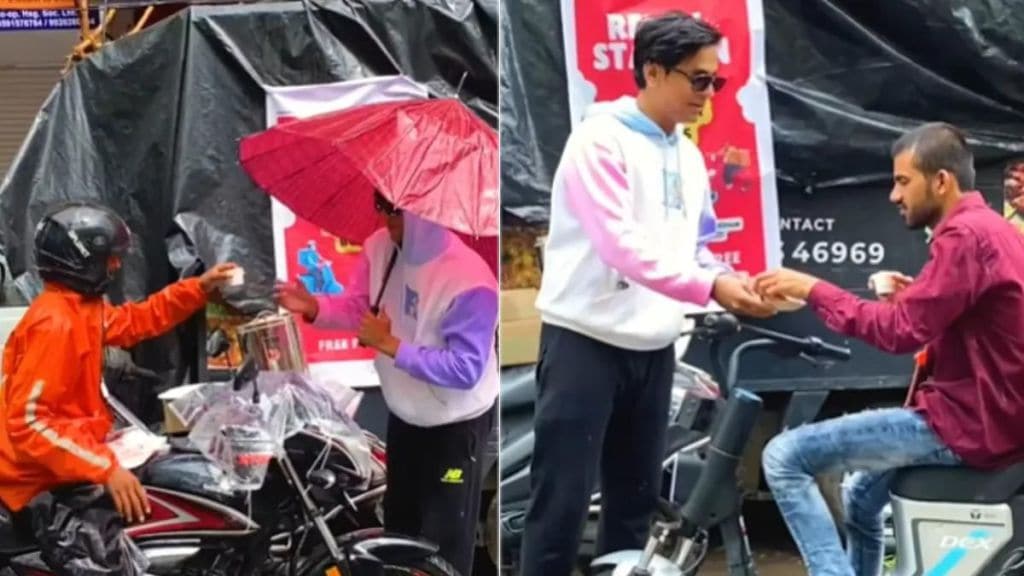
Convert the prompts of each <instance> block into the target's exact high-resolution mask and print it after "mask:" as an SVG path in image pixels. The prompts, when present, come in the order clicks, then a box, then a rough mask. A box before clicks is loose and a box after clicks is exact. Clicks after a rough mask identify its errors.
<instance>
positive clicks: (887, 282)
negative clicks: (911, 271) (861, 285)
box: [868, 270, 899, 298]
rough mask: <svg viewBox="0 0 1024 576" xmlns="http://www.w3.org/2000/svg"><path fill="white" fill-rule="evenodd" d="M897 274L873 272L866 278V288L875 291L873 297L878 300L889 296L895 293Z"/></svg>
mask: <svg viewBox="0 0 1024 576" xmlns="http://www.w3.org/2000/svg"><path fill="white" fill-rule="evenodd" d="M898 275H899V272H890V271H888V270H883V271H881V272H875V273H874V274H872V275H871V276H869V277H868V288H871V289H872V290H874V291H875V295H877V296H878V297H879V298H882V297H885V296H889V295H891V294H892V293H893V292H895V291H896V276H898Z"/></svg>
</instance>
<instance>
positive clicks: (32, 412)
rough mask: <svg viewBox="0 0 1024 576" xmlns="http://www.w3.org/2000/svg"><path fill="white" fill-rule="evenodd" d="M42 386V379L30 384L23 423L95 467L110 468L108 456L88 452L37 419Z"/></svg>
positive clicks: (56, 445) (43, 383)
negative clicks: (30, 390)
mask: <svg viewBox="0 0 1024 576" xmlns="http://www.w3.org/2000/svg"><path fill="white" fill-rule="evenodd" d="M44 386H46V383H45V382H44V381H42V380H38V381H37V382H36V383H35V385H34V386H32V393H31V394H29V397H28V402H27V403H26V404H25V425H26V426H28V427H29V428H31V429H32V430H34V431H36V432H38V433H39V435H40V436H42V437H43V439H45V440H46V441H47V442H49V443H50V444H52V445H54V446H55V447H57V448H60V449H61V450H65V451H67V452H70V453H71V454H72V455H73V456H76V457H78V458H80V459H82V460H84V461H86V462H88V463H89V464H92V465H93V466H95V467H97V468H101V469H103V470H106V469H107V468H110V466H111V464H112V462H111V460H110V458H108V457H107V456H105V455H103V454H98V453H95V452H90V451H89V450H88V449H86V448H85V447H84V446H81V445H80V444H77V443H76V442H75V441H74V440H72V439H70V438H64V437H61V436H60V435H58V434H57V432H56V431H55V430H54V429H52V428H50V427H48V426H47V425H46V424H45V423H44V422H43V421H41V420H40V419H39V416H38V411H39V398H40V397H41V396H42V395H43V387H44Z"/></svg>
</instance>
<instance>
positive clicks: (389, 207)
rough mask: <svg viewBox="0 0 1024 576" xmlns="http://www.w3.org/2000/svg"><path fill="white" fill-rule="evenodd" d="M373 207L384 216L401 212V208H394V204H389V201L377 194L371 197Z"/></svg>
mask: <svg viewBox="0 0 1024 576" xmlns="http://www.w3.org/2000/svg"><path fill="white" fill-rule="evenodd" d="M373 207H374V209H376V210H377V212H379V213H381V214H383V215H385V216H397V215H398V214H401V213H402V211H401V210H399V209H398V208H395V206H394V205H393V204H391V203H390V202H388V201H387V200H385V199H384V198H383V197H382V196H380V195H377V196H375V197H374V199H373Z"/></svg>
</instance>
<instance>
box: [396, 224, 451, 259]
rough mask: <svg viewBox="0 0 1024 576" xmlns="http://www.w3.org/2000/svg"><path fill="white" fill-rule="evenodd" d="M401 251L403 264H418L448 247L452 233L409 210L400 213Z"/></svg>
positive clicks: (439, 253)
mask: <svg viewBox="0 0 1024 576" xmlns="http://www.w3.org/2000/svg"><path fill="white" fill-rule="evenodd" d="M402 226H403V232H402V251H401V259H402V262H403V263H405V264H409V265H411V266H420V265H423V264H426V263H427V262H430V261H431V260H434V259H435V258H437V257H438V256H440V255H441V254H442V253H444V251H445V249H447V248H448V244H449V243H450V242H451V241H452V236H453V233H452V232H451V231H450V230H448V229H447V228H445V227H444V226H440V225H438V224H434V223H433V222H430V221H428V220H424V219H423V218H420V217H419V216H416V215H414V214H411V213H409V212H403V213H402Z"/></svg>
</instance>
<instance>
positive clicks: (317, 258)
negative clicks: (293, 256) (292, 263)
mask: <svg viewBox="0 0 1024 576" xmlns="http://www.w3.org/2000/svg"><path fill="white" fill-rule="evenodd" d="M298 261H299V267H300V268H302V269H304V272H303V273H302V274H299V280H301V281H302V284H303V285H304V286H305V287H306V290H308V291H309V293H310V294H313V295H331V294H341V293H342V292H344V291H345V287H344V286H342V285H341V284H339V283H338V280H337V278H335V276H334V262H332V261H330V260H327V259H325V258H324V257H322V256H321V255H320V252H319V250H318V249H317V245H316V240H310V241H309V242H308V243H307V244H306V246H305V247H304V248H302V249H301V250H299V253H298Z"/></svg>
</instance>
